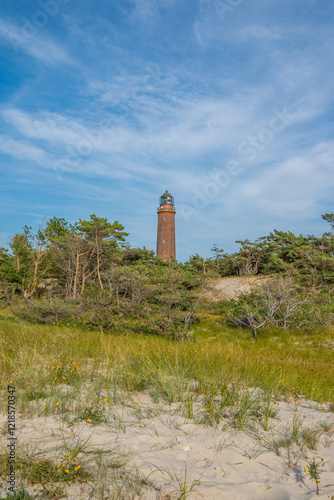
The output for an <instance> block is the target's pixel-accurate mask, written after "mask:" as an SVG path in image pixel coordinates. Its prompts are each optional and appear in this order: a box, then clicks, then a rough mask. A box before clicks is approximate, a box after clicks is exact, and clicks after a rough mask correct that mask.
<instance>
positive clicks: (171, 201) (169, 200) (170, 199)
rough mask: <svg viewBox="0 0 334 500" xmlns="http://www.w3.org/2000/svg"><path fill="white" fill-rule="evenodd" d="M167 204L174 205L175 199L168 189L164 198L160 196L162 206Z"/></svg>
mask: <svg viewBox="0 0 334 500" xmlns="http://www.w3.org/2000/svg"><path fill="white" fill-rule="evenodd" d="M166 204H169V205H174V198H173V196H172V195H171V194H170V193H169V192H168V191H167V189H166V191H165V193H164V194H163V195H162V196H160V205H166Z"/></svg>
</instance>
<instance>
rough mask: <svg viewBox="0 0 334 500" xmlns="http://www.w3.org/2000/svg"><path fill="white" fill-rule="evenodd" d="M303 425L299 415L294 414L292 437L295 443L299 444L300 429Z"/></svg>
mask: <svg viewBox="0 0 334 500" xmlns="http://www.w3.org/2000/svg"><path fill="white" fill-rule="evenodd" d="M300 427H301V421H300V418H299V417H298V416H297V415H294V416H293V419H292V428H291V439H292V441H293V442H294V443H295V444H297V445H298V444H299V429H300Z"/></svg>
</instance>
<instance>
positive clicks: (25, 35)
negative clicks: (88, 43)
mask: <svg viewBox="0 0 334 500" xmlns="http://www.w3.org/2000/svg"><path fill="white" fill-rule="evenodd" d="M0 39H2V41H3V42H4V43H6V46H7V47H8V50H10V51H11V53H12V54H19V53H21V52H22V53H25V54H28V55H29V56H31V57H33V58H35V59H38V60H40V61H42V62H43V63H46V64H50V65H52V64H61V63H70V62H72V61H71V58H70V57H69V55H68V53H67V51H66V49H65V48H64V47H62V46H61V45H60V44H59V43H57V42H55V41H53V40H51V38H50V37H48V36H47V35H46V33H45V30H44V31H43V30H42V28H37V27H34V26H33V27H32V29H30V28H27V27H26V25H25V22H24V21H23V22H22V20H21V26H18V25H17V24H13V23H11V22H9V21H5V20H4V19H0Z"/></svg>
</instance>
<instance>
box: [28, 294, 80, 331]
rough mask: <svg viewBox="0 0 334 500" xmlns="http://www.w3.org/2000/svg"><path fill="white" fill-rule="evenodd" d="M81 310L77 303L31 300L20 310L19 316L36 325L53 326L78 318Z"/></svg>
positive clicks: (57, 300) (59, 300) (56, 299)
mask: <svg viewBox="0 0 334 500" xmlns="http://www.w3.org/2000/svg"><path fill="white" fill-rule="evenodd" d="M79 309H80V305H79V303H78V302H75V301H67V302H66V301H64V300H61V299H58V298H54V299H42V300H35V299H30V300H28V301H27V302H26V303H25V306H24V307H21V308H20V309H19V311H18V314H19V315H20V316H21V317H22V318H24V319H28V320H30V321H32V322H34V323H42V324H49V325H53V324H55V323H58V322H59V321H66V320H70V319H72V318H74V317H77V316H78V315H79Z"/></svg>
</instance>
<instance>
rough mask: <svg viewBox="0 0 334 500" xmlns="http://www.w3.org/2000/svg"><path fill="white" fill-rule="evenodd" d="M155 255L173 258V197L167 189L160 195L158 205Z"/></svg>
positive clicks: (166, 258) (164, 258)
mask: <svg viewBox="0 0 334 500" xmlns="http://www.w3.org/2000/svg"><path fill="white" fill-rule="evenodd" d="M157 256H159V257H161V258H162V259H163V260H172V259H175V208H174V198H173V196H172V195H171V194H169V193H168V191H167V190H166V192H165V193H164V194H163V195H162V196H161V197H160V207H158V236H157Z"/></svg>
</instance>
